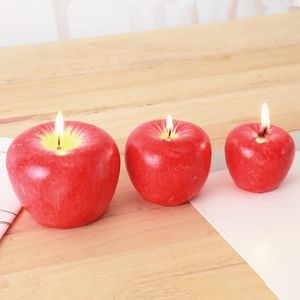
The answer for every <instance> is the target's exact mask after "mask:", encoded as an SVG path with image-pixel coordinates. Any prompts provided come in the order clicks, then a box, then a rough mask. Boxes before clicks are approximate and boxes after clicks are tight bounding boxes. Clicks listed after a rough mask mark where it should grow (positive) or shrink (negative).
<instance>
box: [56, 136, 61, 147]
mask: <svg viewBox="0 0 300 300" xmlns="http://www.w3.org/2000/svg"><path fill="white" fill-rule="evenodd" d="M57 150H61V145H60V136H58V138H57Z"/></svg>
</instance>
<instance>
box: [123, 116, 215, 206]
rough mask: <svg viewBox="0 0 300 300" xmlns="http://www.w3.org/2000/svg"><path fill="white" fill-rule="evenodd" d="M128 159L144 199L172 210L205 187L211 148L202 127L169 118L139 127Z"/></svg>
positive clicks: (131, 138)
mask: <svg viewBox="0 0 300 300" xmlns="http://www.w3.org/2000/svg"><path fill="white" fill-rule="evenodd" d="M125 158H126V166H127V170H128V173H129V176H130V178H131V181H132V182H133V184H134V186H135V188H136V189H137V191H138V192H139V193H140V194H141V195H142V197H143V198H144V199H146V200H148V201H151V202H154V203H156V204H160V205H165V206H171V205H177V204H182V203H184V202H186V201H188V200H190V199H192V198H193V197H194V196H195V195H196V194H197V193H198V192H199V191H200V189H201V188H202V186H203V185H204V183H205V181H206V179H207V176H208V173H209V169H210V163H211V145H210V141H209V138H208V136H207V134H206V133H205V132H204V131H203V130H202V129H201V128H200V127H198V126H196V125H194V124H192V123H188V122H184V121H178V120H174V122H173V121H172V118H171V117H170V116H169V117H168V118H167V121H166V120H154V121H150V122H146V123H144V124H142V125H140V126H138V127H137V128H136V129H135V130H134V131H133V132H132V133H131V134H130V136H129V137H128V140H127V143H126V152H125Z"/></svg>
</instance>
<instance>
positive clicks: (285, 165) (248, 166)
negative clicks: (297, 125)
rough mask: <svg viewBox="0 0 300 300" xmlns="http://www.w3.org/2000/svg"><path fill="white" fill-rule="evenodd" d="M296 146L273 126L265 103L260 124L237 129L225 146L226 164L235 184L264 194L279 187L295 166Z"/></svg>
mask: <svg viewBox="0 0 300 300" xmlns="http://www.w3.org/2000/svg"><path fill="white" fill-rule="evenodd" d="M294 155H295V144H294V141H293V139H292V137H291V136H290V135H289V134H288V133H287V132H286V131H284V130H283V129H281V128H279V127H277V126H274V125H270V118H269V111H268V107H267V104H266V103H264V104H263V107H262V113H261V124H259V123H249V124H243V125H240V126H238V127H236V128H234V129H233V130H232V131H231V132H230V133H229V135H228V137H227V139H226V143H225V156H226V163H227V167H228V170H229V172H230V175H231V177H232V179H233V181H234V182H235V184H236V185H237V186H238V187H239V188H241V189H244V190H247V191H250V192H256V193H263V192H268V191H271V190H273V189H275V188H277V187H278V186H279V185H280V183H281V182H282V181H283V180H284V178H285V177H286V175H287V174H288V171H289V169H290V167H291V165H292V162H293V159H294Z"/></svg>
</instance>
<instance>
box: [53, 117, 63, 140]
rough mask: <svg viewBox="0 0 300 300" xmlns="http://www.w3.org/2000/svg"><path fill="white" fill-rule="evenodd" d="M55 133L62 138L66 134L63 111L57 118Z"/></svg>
mask: <svg viewBox="0 0 300 300" xmlns="http://www.w3.org/2000/svg"><path fill="white" fill-rule="evenodd" d="M55 133H56V134H57V135H58V136H62V135H63V134H64V119H63V116H62V113H61V111H59V112H58V113H57V116H56V122H55Z"/></svg>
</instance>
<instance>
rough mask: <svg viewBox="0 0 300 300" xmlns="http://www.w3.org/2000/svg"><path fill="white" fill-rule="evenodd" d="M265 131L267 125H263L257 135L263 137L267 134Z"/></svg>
mask: <svg viewBox="0 0 300 300" xmlns="http://www.w3.org/2000/svg"><path fill="white" fill-rule="evenodd" d="M267 131H268V127H264V128H263V129H262V130H261V131H260V132H259V133H258V136H259V137H261V138H264V137H265V136H266V134H267Z"/></svg>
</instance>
